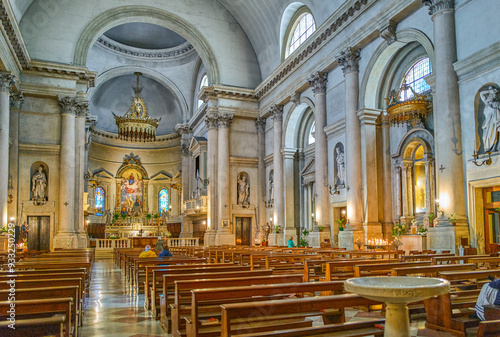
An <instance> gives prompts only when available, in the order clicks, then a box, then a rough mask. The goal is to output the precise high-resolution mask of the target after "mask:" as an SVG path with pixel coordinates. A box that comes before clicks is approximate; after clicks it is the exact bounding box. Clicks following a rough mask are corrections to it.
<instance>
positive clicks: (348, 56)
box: [337, 47, 360, 75]
mask: <svg viewBox="0 0 500 337" xmlns="http://www.w3.org/2000/svg"><path fill="white" fill-rule="evenodd" d="M359 59H360V56H359V50H358V49H354V48H351V47H349V48H347V49H346V50H344V51H342V52H340V55H339V56H337V63H338V64H339V65H340V66H341V67H342V70H343V71H344V75H345V74H347V73H350V72H353V71H358V69H359Z"/></svg>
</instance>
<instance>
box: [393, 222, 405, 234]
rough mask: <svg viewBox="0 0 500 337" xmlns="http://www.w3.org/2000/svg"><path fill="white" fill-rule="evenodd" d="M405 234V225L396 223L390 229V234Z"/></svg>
mask: <svg viewBox="0 0 500 337" xmlns="http://www.w3.org/2000/svg"><path fill="white" fill-rule="evenodd" d="M404 234H406V226H405V225H404V224H396V225H394V228H393V229H392V235H394V236H401V235H404Z"/></svg>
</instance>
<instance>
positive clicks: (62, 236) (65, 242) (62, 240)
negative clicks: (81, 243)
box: [53, 233, 78, 249]
mask: <svg viewBox="0 0 500 337" xmlns="http://www.w3.org/2000/svg"><path fill="white" fill-rule="evenodd" d="M53 247H54V249H56V248H61V249H77V248H78V236H77V235H76V234H75V233H58V234H56V236H54V241H53Z"/></svg>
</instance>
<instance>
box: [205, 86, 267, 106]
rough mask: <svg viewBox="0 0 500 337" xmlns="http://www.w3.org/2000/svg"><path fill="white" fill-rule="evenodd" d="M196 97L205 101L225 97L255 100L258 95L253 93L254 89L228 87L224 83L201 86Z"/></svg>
mask: <svg viewBox="0 0 500 337" xmlns="http://www.w3.org/2000/svg"><path fill="white" fill-rule="evenodd" d="M198 98H199V99H201V100H203V101H204V102H207V101H208V100H209V99H216V98H219V99H220V98H227V99H233V100H238V101H250V102H257V101H258V97H257V96H256V95H255V90H253V89H245V88H237V87H230V86H225V85H211V86H209V87H203V88H202V89H201V90H200V92H199V93H198Z"/></svg>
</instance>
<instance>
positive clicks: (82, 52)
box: [73, 6, 220, 84]
mask: <svg viewBox="0 0 500 337" xmlns="http://www.w3.org/2000/svg"><path fill="white" fill-rule="evenodd" d="M128 22H145V23H153V24H156V25H159V26H162V27H165V28H168V29H170V30H172V31H175V32H176V33H178V34H180V35H182V36H183V37H184V38H186V39H187V40H188V41H189V42H190V43H191V44H192V45H193V47H194V48H195V49H196V51H197V52H198V54H199V55H200V57H201V58H202V60H203V62H204V63H205V64H206V66H207V70H208V72H209V73H210V76H209V78H210V80H211V81H212V83H215V84H217V83H219V81H220V76H219V67H218V65H217V61H216V59H215V56H214V53H213V52H212V50H211V48H210V46H209V44H208V43H207V41H206V40H205V38H204V37H203V36H202V35H201V34H200V32H198V30H197V29H196V28H194V26H193V25H192V24H190V23H189V22H188V21H186V20H184V19H182V18H180V17H178V16H177V15H174V14H172V13H169V12H166V11H163V10H160V9H158V8H153V7H148V6H123V7H118V8H114V9H111V10H109V11H106V12H104V13H102V14H100V15H99V16H97V17H96V18H95V19H94V20H92V22H91V23H90V24H89V25H87V27H86V28H85V29H84V31H83V32H82V34H81V35H80V37H79V39H78V42H77V44H76V48H75V54H74V60H73V64H74V65H77V66H85V65H86V63H87V57H88V53H89V51H90V48H91V47H92V46H93V45H94V43H95V42H96V41H97V39H98V37H99V36H101V35H102V34H104V33H105V32H106V31H107V30H109V29H111V28H113V27H115V26H118V25H120V24H123V23H128Z"/></svg>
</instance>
